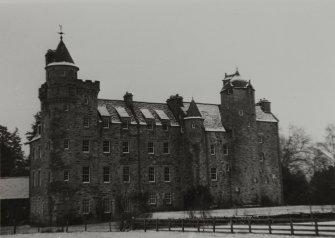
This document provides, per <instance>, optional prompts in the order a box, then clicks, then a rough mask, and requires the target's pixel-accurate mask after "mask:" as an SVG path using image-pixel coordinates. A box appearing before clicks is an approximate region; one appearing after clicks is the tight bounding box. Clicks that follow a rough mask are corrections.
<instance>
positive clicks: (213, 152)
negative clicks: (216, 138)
mask: <svg viewBox="0 0 335 238" xmlns="http://www.w3.org/2000/svg"><path fill="white" fill-rule="evenodd" d="M211 155H215V145H214V144H211Z"/></svg>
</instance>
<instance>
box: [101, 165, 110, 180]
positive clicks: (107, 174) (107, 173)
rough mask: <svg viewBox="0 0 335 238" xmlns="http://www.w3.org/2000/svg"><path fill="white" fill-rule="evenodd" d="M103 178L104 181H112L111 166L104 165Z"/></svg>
mask: <svg viewBox="0 0 335 238" xmlns="http://www.w3.org/2000/svg"><path fill="white" fill-rule="evenodd" d="M103 180H104V183H109V182H110V168H109V167H103Z"/></svg>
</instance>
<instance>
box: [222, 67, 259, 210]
mask: <svg viewBox="0 0 335 238" xmlns="http://www.w3.org/2000/svg"><path fill="white" fill-rule="evenodd" d="M254 92H255V90H254V88H253V87H252V85H251V83H250V81H247V80H244V79H243V78H242V77H241V76H240V73H239V72H238V70H236V72H235V74H232V75H227V74H226V75H225V78H224V80H223V88H222V90H221V114H222V115H221V116H222V122H223V125H224V127H225V129H226V130H227V132H228V133H229V135H230V139H231V144H232V155H233V156H232V158H231V160H232V161H230V163H231V167H232V172H231V193H232V202H233V204H237V205H241V204H258V203H259V201H260V186H259V182H260V179H259V168H258V167H259V165H258V163H257V126H256V109H255V93H254Z"/></svg>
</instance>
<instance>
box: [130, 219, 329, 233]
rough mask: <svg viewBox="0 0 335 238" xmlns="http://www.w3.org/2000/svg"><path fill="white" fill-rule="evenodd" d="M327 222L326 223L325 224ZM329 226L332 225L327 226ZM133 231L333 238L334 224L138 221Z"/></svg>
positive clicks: (304, 222) (267, 220)
mask: <svg viewBox="0 0 335 238" xmlns="http://www.w3.org/2000/svg"><path fill="white" fill-rule="evenodd" d="M327 222H328V223H327ZM329 223H331V224H329ZM132 228H133V229H135V230H136V229H137V230H139V229H140V230H144V231H147V230H156V231H182V232H185V231H195V232H226V233H243V232H244V233H268V234H283V235H316V236H319V235H322V236H335V222H334V221H332V222H331V221H329V220H326V219H322V220H320V219H319V220H318V219H306V218H300V219H287V218H269V219H266V218H249V217H214V218H194V219H193V218H190V219H144V218H142V219H140V218H136V219H134V220H133V223H132Z"/></svg>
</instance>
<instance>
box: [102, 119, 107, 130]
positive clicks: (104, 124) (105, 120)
mask: <svg viewBox="0 0 335 238" xmlns="http://www.w3.org/2000/svg"><path fill="white" fill-rule="evenodd" d="M102 127H103V128H105V129H107V128H109V117H103V118H102Z"/></svg>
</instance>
